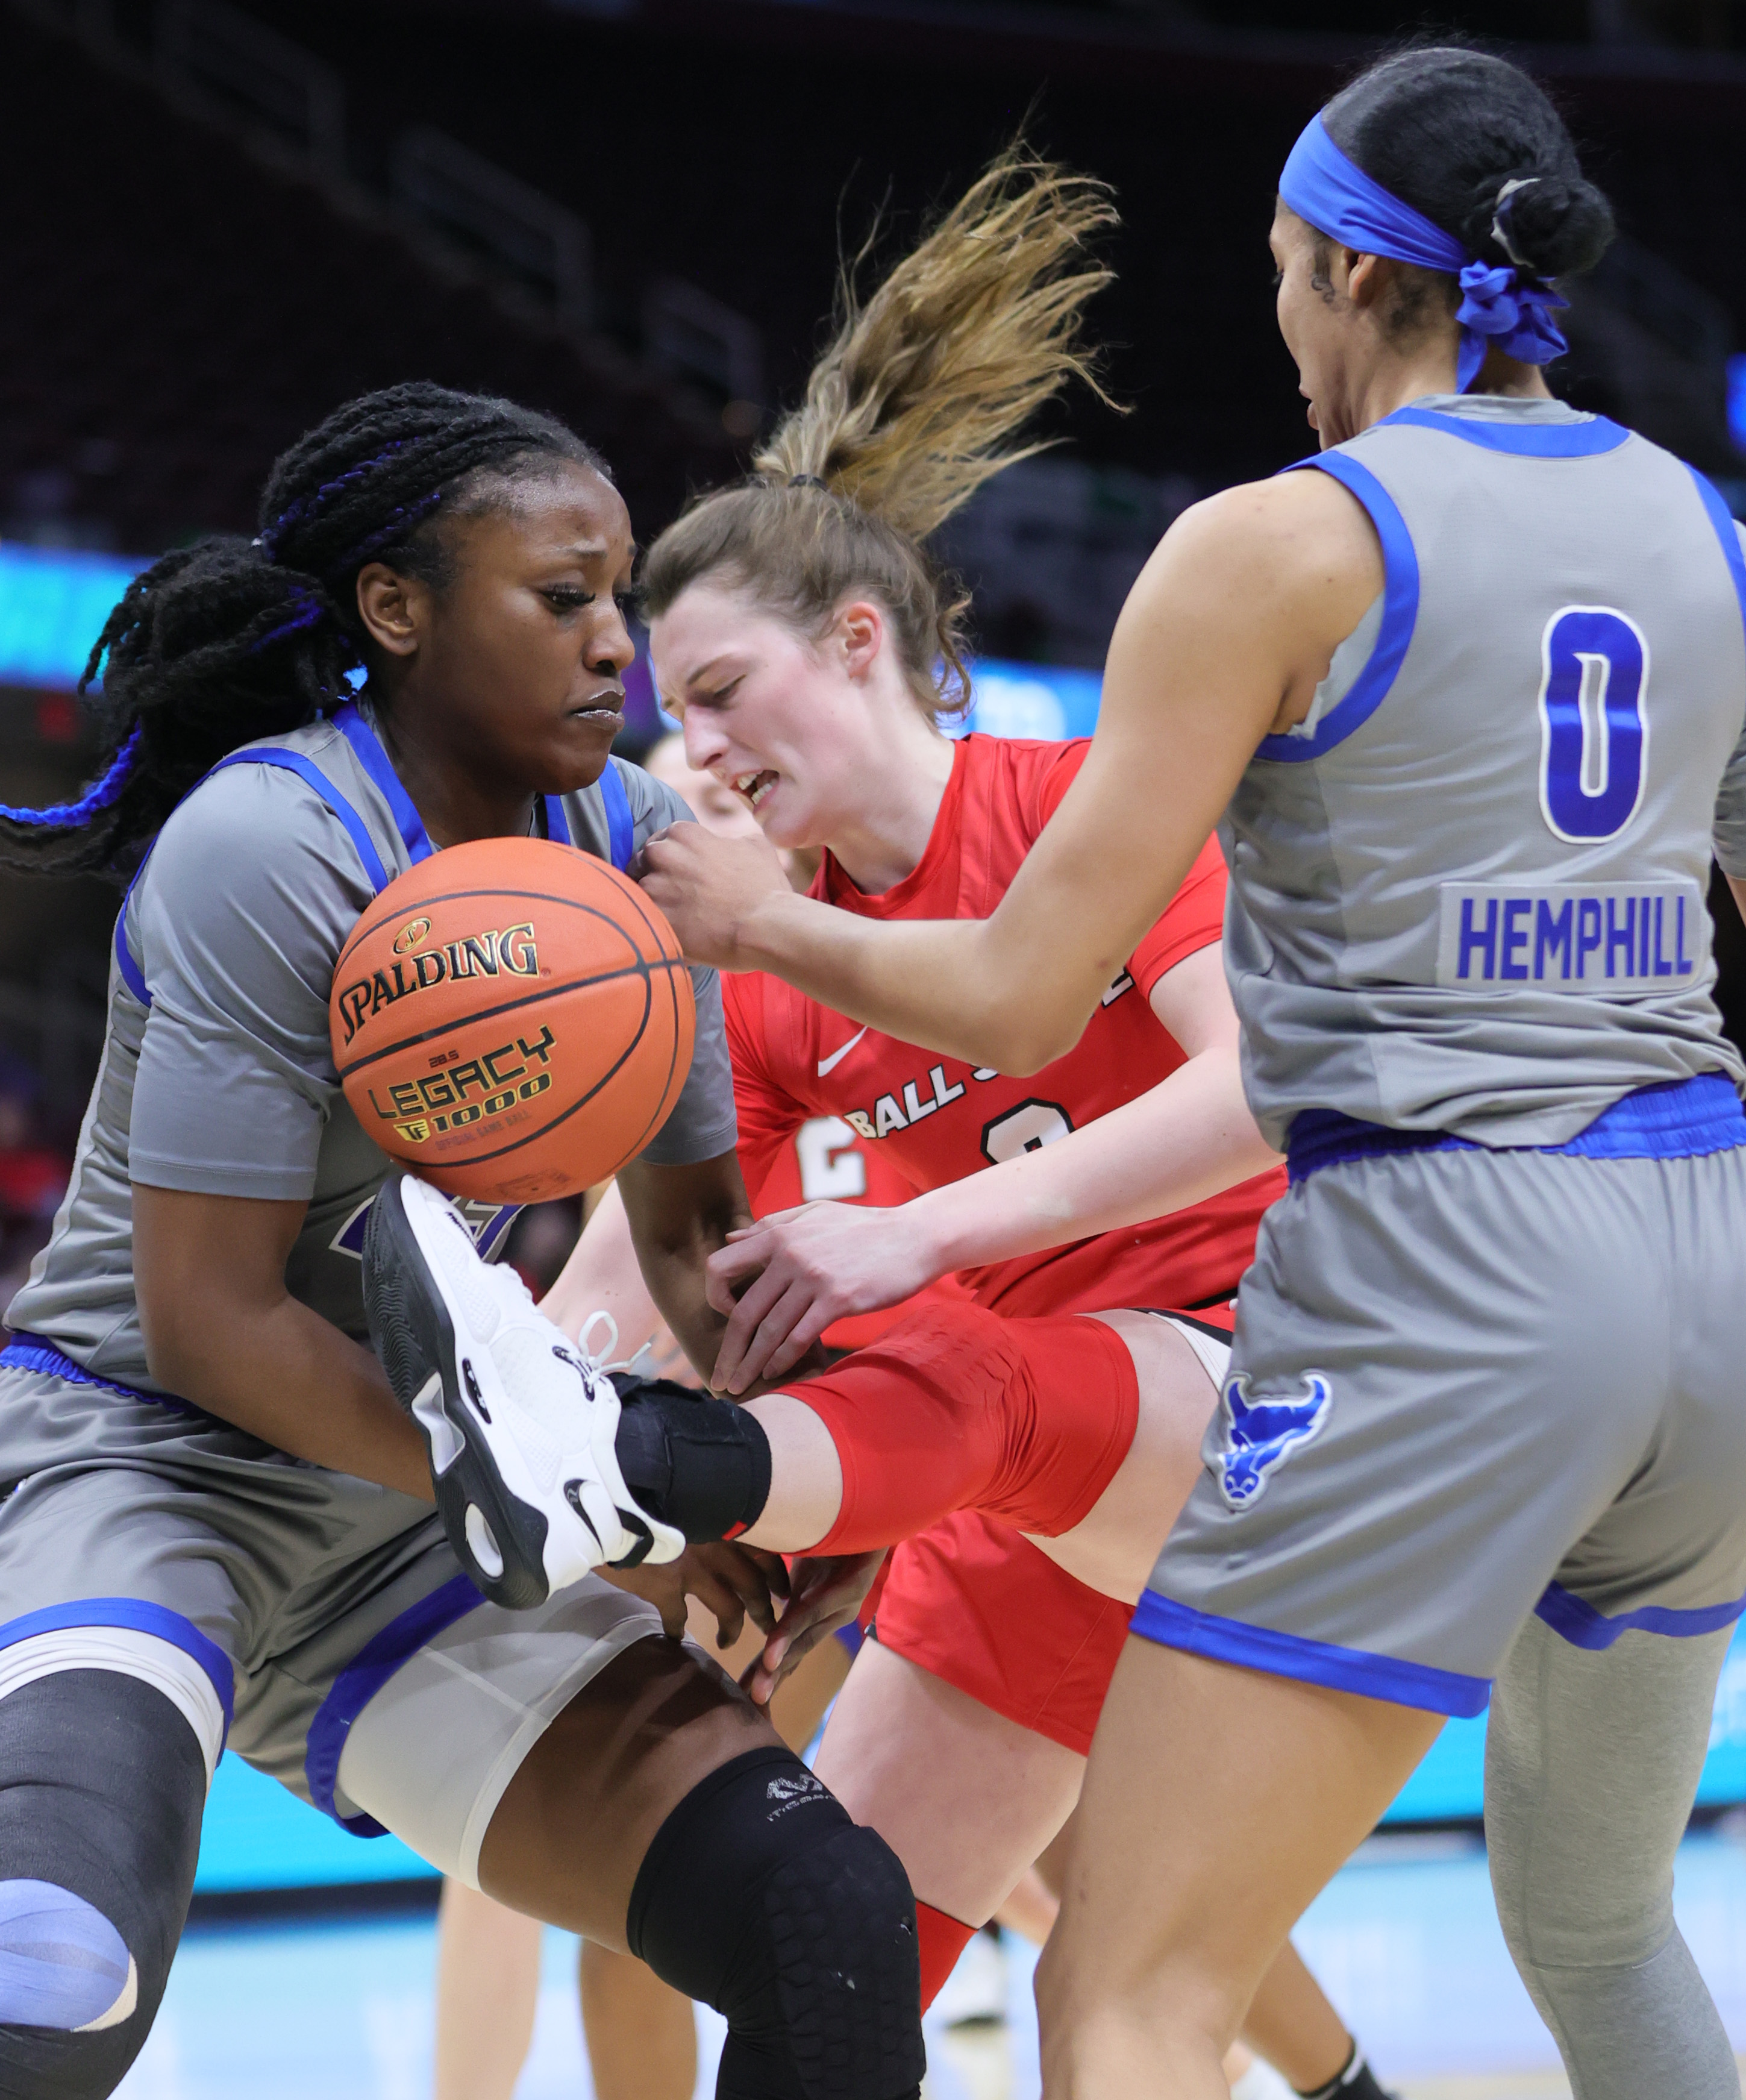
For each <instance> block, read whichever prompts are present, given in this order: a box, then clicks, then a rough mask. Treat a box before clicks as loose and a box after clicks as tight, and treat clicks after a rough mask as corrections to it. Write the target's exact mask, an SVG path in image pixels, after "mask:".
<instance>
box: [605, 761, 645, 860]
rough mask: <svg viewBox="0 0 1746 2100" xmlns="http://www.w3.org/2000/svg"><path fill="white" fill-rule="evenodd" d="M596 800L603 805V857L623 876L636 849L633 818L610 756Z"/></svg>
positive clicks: (618, 773) (620, 776)
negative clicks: (604, 845)
mask: <svg viewBox="0 0 1746 2100" xmlns="http://www.w3.org/2000/svg"><path fill="white" fill-rule="evenodd" d="M600 799H601V801H602V802H603V803H605V805H606V849H607V857H608V858H610V859H611V862H612V865H613V866H614V867H615V868H616V869H617V870H618V871H619V874H620V875H623V874H624V871H625V870H626V869H627V868H628V867H629V866H630V864H631V855H632V854H633V853H634V852H635V851H636V849H637V820H636V818H634V817H633V816H632V814H631V805H630V796H628V794H626V792H624V776H623V774H620V772H619V769H618V768H617V766H615V765H614V764H613V762H612V761H611V759H610V758H609V759H608V760H607V761H606V771H605V772H604V773H602V774H601V776H600Z"/></svg>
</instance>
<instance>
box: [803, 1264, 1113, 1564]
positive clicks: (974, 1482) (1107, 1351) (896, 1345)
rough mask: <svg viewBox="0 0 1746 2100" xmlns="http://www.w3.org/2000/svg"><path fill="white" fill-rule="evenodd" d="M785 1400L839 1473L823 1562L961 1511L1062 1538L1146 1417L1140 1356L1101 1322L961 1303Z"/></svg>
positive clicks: (922, 1318) (918, 1318) (925, 1314)
mask: <svg viewBox="0 0 1746 2100" xmlns="http://www.w3.org/2000/svg"><path fill="white" fill-rule="evenodd" d="M791 1397H792V1398H794V1399H796V1400H800V1401H805V1404H806V1405H807V1406H809V1408H811V1409H812V1410H813V1412H814V1413H815V1414H817V1415H818V1417H819V1418H820V1419H821V1420H822V1422H823V1423H824V1425H825V1427H827V1429H828V1430H829V1431H830V1432H831V1440H832V1441H833V1442H834V1443H835V1444H836V1450H837V1457H838V1458H839V1460H840V1463H841V1465H842V1469H843V1503H842V1507H841V1509H840V1511H838V1513H837V1520H836V1524H834V1525H833V1526H832V1527H831V1530H830V1532H829V1533H827V1535H826V1537H823V1538H822V1539H821V1540H820V1541H819V1542H818V1545H817V1546H813V1548H812V1549H811V1551H813V1552H815V1553H863V1552H866V1551H871V1549H872V1548H873V1547H875V1546H890V1545H892V1544H893V1543H895V1542H896V1541H897V1540H898V1539H900V1538H907V1537H910V1534H911V1533H915V1532H918V1531H920V1530H923V1529H925V1527H926V1526H927V1525H928V1524H933V1523H934V1522H936V1521H937V1520H938V1519H939V1518H941V1517H942V1516H944V1515H946V1514H947V1513H948V1512H949V1511H952V1510H959V1509H974V1510H980V1511H982V1512H983V1513H984V1514H985V1515H989V1516H993V1517H998V1518H999V1519H1000V1520H1001V1521H1002V1522H1003V1523H1006V1524H1011V1525H1012V1527H1013V1529H1015V1530H1017V1531H1028V1532H1034V1533H1037V1534H1038V1536H1040V1537H1045V1538H1052V1537H1056V1536H1058V1535H1059V1534H1060V1533H1062V1532H1064V1531H1069V1530H1071V1529H1072V1528H1073V1526H1074V1524H1078V1522H1079V1520H1080V1519H1081V1518H1082V1517H1083V1516H1084V1515H1086V1514H1087V1512H1088V1511H1090V1510H1091V1507H1092V1506H1093V1504H1094V1503H1095V1502H1096V1500H1097V1498H1098V1497H1099V1496H1100V1494H1102V1493H1103V1491H1104V1489H1105V1488H1106V1487H1107V1486H1108V1485H1109V1482H1110V1480H1112V1479H1113V1477H1114V1476H1115V1473H1116V1471H1117V1469H1118V1467H1120V1465H1121V1463H1122V1460H1123V1459H1124V1458H1126V1457H1127V1452H1128V1447H1129V1446H1130V1445H1131V1444H1132V1442H1133V1440H1134V1427H1135V1423H1136V1421H1137V1420H1138V1418H1139V1412H1140V1387H1139V1383H1138V1380H1137V1379H1136V1378H1135V1373H1134V1360H1133V1358H1132V1357H1131V1356H1130V1355H1129V1354H1128V1352H1127V1343H1124V1342H1123V1341H1122V1339H1121V1337H1120V1336H1119V1335H1117V1334H1116V1333H1115V1331H1114V1330H1113V1329H1112V1328H1109V1327H1107V1326H1104V1323H1103V1322H1102V1321H1100V1320H1091V1319H1085V1318H1081V1317H1077V1316H1068V1317H1061V1318H1054V1319H1042V1320H1003V1319H1001V1318H1000V1317H999V1316H998V1315H996V1314H994V1313H992V1312H984V1311H983V1310H982V1308H981V1307H980V1306H977V1305H964V1304H943V1305H937V1306H928V1307H925V1308H923V1309H922V1310H921V1311H919V1312H915V1313H912V1314H911V1315H910V1317H909V1318H908V1319H906V1320H903V1321H899V1323H898V1324H897V1326H895V1327H893V1329H892V1330H890V1332H889V1333H888V1334H886V1335H882V1336H881V1337H880V1339H879V1340H878V1341H877V1342H875V1343H873V1344H872V1345H871V1347H870V1348H865V1349H861V1350H858V1351H857V1352H855V1354H854V1355H853V1356H851V1357H845V1358H844V1360H843V1361H842V1362H841V1363H840V1364H838V1365H836V1366H835V1367H834V1368H833V1369H832V1370H828V1371H827V1372H825V1373H824V1374H822V1376H821V1377H818V1378H814V1379H807V1380H806V1381H805V1383H804V1384H801V1385H798V1386H796V1387H792V1388H791Z"/></svg>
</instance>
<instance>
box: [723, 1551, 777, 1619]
mask: <svg viewBox="0 0 1746 2100" xmlns="http://www.w3.org/2000/svg"><path fill="white" fill-rule="evenodd" d="M721 1580H722V1582H724V1583H725V1585H726V1586H727V1587H728V1588H729V1589H730V1590H731V1591H732V1592H733V1594H734V1598H735V1599H736V1600H737V1601H738V1603H739V1608H740V1614H741V1617H742V1620H745V1619H747V1618H749V1619H750V1620H751V1621H752V1624H753V1625H754V1626H756V1628H757V1629H758V1630H759V1632H760V1633H764V1634H769V1633H774V1631H775V1630H776V1624H777V1617H776V1606H777V1603H778V1598H777V1597H776V1596H775V1595H773V1594H772V1591H771V1586H770V1579H769V1575H768V1574H767V1573H765V1569H764V1568H761V1566H760V1565H759V1564H758V1563H757V1562H756V1561H755V1560H752V1559H751V1558H750V1556H749V1555H744V1554H741V1553H739V1552H737V1551H735V1549H734V1547H732V1546H725V1547H724V1548H723V1549H722V1560H721Z"/></svg>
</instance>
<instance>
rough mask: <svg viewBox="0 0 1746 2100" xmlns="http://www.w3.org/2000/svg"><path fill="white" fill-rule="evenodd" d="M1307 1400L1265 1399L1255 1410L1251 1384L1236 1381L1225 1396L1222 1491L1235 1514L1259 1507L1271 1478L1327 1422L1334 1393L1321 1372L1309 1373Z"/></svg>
mask: <svg viewBox="0 0 1746 2100" xmlns="http://www.w3.org/2000/svg"><path fill="white" fill-rule="evenodd" d="M1303 1387H1304V1396H1303V1399H1302V1400H1263V1401H1256V1402H1254V1405H1250V1399H1249V1380H1248V1379H1247V1378H1246V1377H1241V1378H1233V1379H1229V1380H1228V1382H1227V1383H1226V1385H1225V1388H1224V1393H1223V1394H1222V1396H1220V1413H1221V1414H1222V1416H1223V1421H1222V1423H1221V1427H1222V1430H1223V1432H1224V1435H1223V1440H1224V1450H1223V1451H1222V1452H1221V1453H1220V1454H1219V1461H1218V1468H1217V1471H1218V1478H1219V1493H1221V1494H1222V1495H1223V1496H1224V1499H1225V1501H1226V1502H1227V1503H1228V1505H1229V1507H1231V1508H1232V1509H1234V1510H1241V1509H1247V1508H1248V1507H1249V1505H1250V1503H1251V1502H1259V1500H1260V1498H1261V1495H1262V1493H1263V1490H1264V1489H1265V1488H1266V1486H1267V1481H1268V1474H1269V1473H1271V1472H1272V1470H1273V1468H1274V1467H1276V1466H1277V1465H1279V1464H1280V1463H1281V1462H1282V1461H1283V1460H1284V1459H1285V1458H1287V1457H1288V1456H1289V1455H1290V1453H1291V1452H1292V1451H1293V1450H1294V1449H1295V1448H1296V1447H1297V1446H1298V1445H1300V1444H1307V1443H1308V1441H1309V1440H1310V1439H1311V1437H1312V1436H1314V1435H1315V1434H1316V1432H1317V1431H1318V1430H1319V1429H1320V1428H1321V1425H1322V1424H1323V1423H1324V1422H1325V1421H1326V1420H1327V1418H1328V1410H1329V1407H1330V1406H1332V1405H1333V1404H1334V1392H1333V1389H1332V1387H1330V1386H1329V1383H1328V1381H1327V1379H1325V1378H1324V1377H1323V1376H1322V1374H1321V1372H1320V1371H1307V1372H1306V1373H1305V1374H1304V1377H1303Z"/></svg>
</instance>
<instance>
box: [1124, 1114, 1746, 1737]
mask: <svg viewBox="0 0 1746 2100" xmlns="http://www.w3.org/2000/svg"><path fill="white" fill-rule="evenodd" d="M1201 1458H1202V1461H1203V1471H1202V1472H1201V1476H1200V1478H1199V1480H1197V1483H1196V1485H1195V1487H1194V1489H1193V1493H1191V1494H1190V1496H1189V1498H1188V1503H1187V1505H1186V1507H1185V1508H1184V1511H1183V1514H1182V1516H1181V1519H1180V1520H1179V1523H1178V1524H1177V1525H1176V1527H1175V1530H1174V1531H1173V1532H1172V1533H1171V1537H1169V1539H1168V1540H1167V1541H1166V1543H1165V1546H1164V1549H1163V1551H1162V1553H1161V1554H1160V1555H1159V1556H1158V1560H1157V1565H1156V1567H1155V1568H1153V1574H1152V1578H1151V1582H1150V1583H1149V1586H1148V1589H1147V1590H1146V1591H1145V1593H1144V1595H1142V1597H1141V1599H1140V1605H1139V1608H1138V1610H1137V1611H1136V1612H1135V1617H1134V1621H1133V1630H1134V1632H1135V1633H1136V1634H1139V1635H1143V1636H1144V1637H1145V1638H1147V1639H1151V1640H1155V1641H1158V1642H1160V1643H1163V1644H1164V1645H1166V1646H1167V1647H1174V1648H1186V1649H1188V1650H1190V1651H1192V1652H1195V1653H1197V1654H1200V1655H1203V1656H1207V1657H1213V1658H1215V1659H1216V1660H1219V1661H1226V1662H1232V1663H1240V1664H1243V1665H1247V1666H1248V1667H1250V1668H1251V1669H1255V1670H1266V1671H1269V1672H1272V1673H1274V1674H1278V1675H1281V1676H1286V1677H1295V1678H1300V1679H1307V1680H1309V1681H1310V1682H1312V1683H1319V1684H1325V1685H1331V1686H1335V1687H1339V1688H1341V1689H1343V1690H1345V1691H1348V1692H1363V1693H1365V1694H1368V1695H1369V1696H1372V1697H1375V1698H1378V1699H1387V1700H1392V1701H1395V1702H1397V1703H1399V1704H1400V1705H1408V1706H1418V1707H1423V1708H1426V1709H1428V1710H1431V1711H1432V1712H1435V1713H1442V1714H1477V1713H1479V1711H1480V1710H1482V1709H1483V1708H1484V1705H1486V1702H1487V1701H1488V1698H1489V1696H1490V1692H1491V1680H1492V1678H1493V1676H1494V1675H1495V1674H1497V1670H1498V1668H1499V1666H1500V1665H1501V1662H1502V1661H1503V1658H1504V1656H1505V1653H1506V1651H1507V1650H1508V1648H1509V1647H1510V1643H1511V1641H1512V1639H1514V1637H1515V1634H1516V1632H1517V1630H1519V1627H1520V1626H1522V1624H1523V1621H1524V1620H1525V1619H1526V1618H1527V1617H1528V1615H1529V1614H1530V1613H1531V1612H1537V1614H1538V1615H1539V1617H1541V1619H1543V1620H1544V1621H1545V1622H1546V1623H1547V1625H1549V1626H1550V1627H1552V1628H1553V1629H1554V1630H1555V1631H1556V1632H1558V1633H1559V1634H1560V1635H1563V1637H1564V1638H1565V1639H1567V1640H1569V1641H1572V1642H1574V1643H1576V1644H1577V1645H1579V1646H1581V1647H1585V1648H1606V1647H1610V1646H1611V1645H1612V1643H1613V1642H1614V1641H1615V1640H1616V1639H1618V1637H1619V1636H1620V1634H1621V1633H1623V1632H1625V1631H1626V1630H1632V1629H1641V1630H1647V1631H1650V1632H1654V1633H1657V1634H1664V1635H1670V1636H1673V1637H1678V1636H1681V1635H1698V1634H1704V1633H1709V1632H1713V1631H1714V1630H1717V1628H1719V1627H1722V1626H1727V1625H1730V1624H1731V1623H1732V1622H1733V1621H1734V1620H1735V1618H1737V1617H1739V1614H1740V1612H1741V1609H1742V1605H1743V1599H1742V1595H1741V1593H1742V1591H1743V1590H1746V1149H1743V1148H1740V1147H1739V1146H1735V1147H1734V1148H1733V1149H1726V1150H1720V1151H1716V1152H1713V1153H1710V1154H1707V1155H1705V1156H1702V1157H1697V1158H1581V1157H1570V1156H1567V1155H1562V1154H1550V1153H1541V1152H1533V1151H1511V1152H1484V1151H1479V1150H1477V1149H1462V1150H1458V1151H1450V1150H1430V1151H1419V1152H1413V1151H1408V1152H1400V1153H1395V1154H1387V1155H1384V1156H1380V1157H1374V1158H1357V1159H1348V1160H1343V1161H1341V1162H1338V1163H1335V1164H1332V1165H1329V1166H1326V1167H1321V1168H1320V1169H1319V1170H1318V1171H1315V1172H1312V1173H1311V1174H1309V1175H1308V1176H1307V1178H1305V1179H1303V1180H1299V1181H1298V1183H1297V1184H1296V1185H1295V1186H1294V1187H1293V1188H1292V1189H1291V1190H1290V1193H1288V1194H1287V1195H1285V1197H1284V1198H1281V1201H1280V1202H1277V1203H1276V1204H1275V1205H1274V1207H1273V1208H1272V1210H1271V1211H1268V1213H1267V1215H1266V1216H1265V1217H1264V1218H1263V1220H1262V1224H1261V1230H1260V1235H1259V1242H1258V1244H1257V1247H1256V1255H1255V1262H1254V1267H1253V1268H1251V1269H1250V1271H1249V1273H1248V1274H1247V1275H1246V1277H1244V1278H1243V1282H1242V1287H1241V1291H1240V1293H1239V1295H1238V1298H1237V1333H1236V1337H1235V1341H1234V1344H1233V1347H1232V1356H1231V1363H1230V1369H1229V1372H1228V1375H1227V1377H1226V1378H1225V1380H1224V1384H1223V1387H1222V1388H1221V1393H1220V1399H1219V1406H1218V1408H1217V1409H1216V1410H1215V1414H1214V1417H1213V1420H1212V1423H1211V1425H1210V1427H1209V1429H1208V1431H1207V1434H1206V1441H1205V1443H1204V1445H1202V1447H1201Z"/></svg>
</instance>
